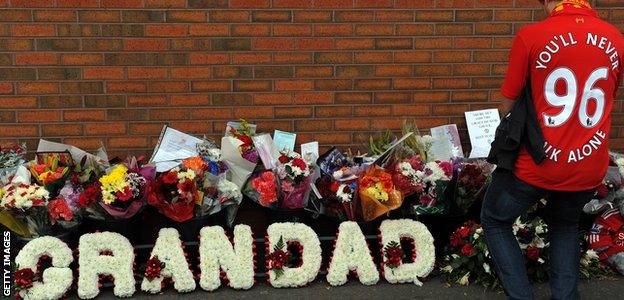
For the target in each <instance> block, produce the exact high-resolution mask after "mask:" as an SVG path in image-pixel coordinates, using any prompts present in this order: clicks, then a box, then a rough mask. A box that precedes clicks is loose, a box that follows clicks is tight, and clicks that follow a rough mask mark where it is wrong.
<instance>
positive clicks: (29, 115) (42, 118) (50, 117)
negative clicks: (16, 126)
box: [17, 110, 61, 123]
mask: <svg viewBox="0 0 624 300" xmlns="http://www.w3.org/2000/svg"><path fill="white" fill-rule="evenodd" d="M17 120H18V121H19V122H22V123H39V122H54V121H60V120H61V112H60V111H58V110H33V111H18V112H17Z"/></svg>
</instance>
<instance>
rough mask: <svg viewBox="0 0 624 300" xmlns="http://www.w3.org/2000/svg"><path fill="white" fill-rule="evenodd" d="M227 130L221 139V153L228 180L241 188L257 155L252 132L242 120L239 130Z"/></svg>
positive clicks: (257, 158) (256, 159)
mask: <svg viewBox="0 0 624 300" xmlns="http://www.w3.org/2000/svg"><path fill="white" fill-rule="evenodd" d="M228 128H229V129H228V131H227V132H226V136H224V137H223V138H222V139H221V153H222V155H223V160H224V161H225V162H226V164H227V166H228V168H229V169H230V171H231V178H230V179H229V180H230V181H232V182H233V183H235V184H236V185H237V186H238V187H239V188H242V187H243V186H244V185H245V183H246V182H247V179H249V176H250V175H251V174H252V173H253V171H254V170H255V168H256V165H257V164H258V161H259V155H258V151H256V149H255V146H254V143H253V140H252V138H251V136H252V134H253V132H252V131H251V128H250V124H249V123H247V122H246V121H245V120H242V122H241V125H240V128H239V129H236V128H234V127H228Z"/></svg>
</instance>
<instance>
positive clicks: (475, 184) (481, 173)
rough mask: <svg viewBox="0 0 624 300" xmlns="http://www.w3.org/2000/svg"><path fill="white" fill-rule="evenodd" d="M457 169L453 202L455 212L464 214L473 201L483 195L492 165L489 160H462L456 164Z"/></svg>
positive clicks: (478, 199)
mask: <svg viewBox="0 0 624 300" xmlns="http://www.w3.org/2000/svg"><path fill="white" fill-rule="evenodd" d="M456 169H457V181H456V184H455V193H453V194H454V197H455V199H454V201H453V203H452V204H453V209H454V210H455V213H457V214H460V215H464V214H466V213H467V212H468V209H469V208H470V207H471V206H472V205H473V203H475V202H477V201H480V199H481V198H482V197H483V192H484V191H485V187H486V186H487V184H488V182H489V179H490V174H491V171H490V170H491V169H492V167H491V165H488V163H487V162H477V163H468V162H462V163H459V164H457V165H456Z"/></svg>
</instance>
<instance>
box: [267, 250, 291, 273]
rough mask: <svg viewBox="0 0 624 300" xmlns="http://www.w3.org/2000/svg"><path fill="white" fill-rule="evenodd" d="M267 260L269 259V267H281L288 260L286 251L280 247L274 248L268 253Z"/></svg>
mask: <svg viewBox="0 0 624 300" xmlns="http://www.w3.org/2000/svg"><path fill="white" fill-rule="evenodd" d="M269 260H270V261H271V269H278V270H279V269H283V268H284V265H285V264H286V262H287V261H288V253H286V252H285V251H284V250H282V249H275V250H273V252H271V254H270V255H269Z"/></svg>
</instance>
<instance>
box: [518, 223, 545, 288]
mask: <svg viewBox="0 0 624 300" xmlns="http://www.w3.org/2000/svg"><path fill="white" fill-rule="evenodd" d="M512 228H513V232H514V235H515V236H516V239H517V240H518V243H519V244H520V249H521V250H522V253H523V254H524V257H525V260H526V264H527V274H528V275H529V278H530V279H532V280H533V281H535V282H544V281H546V280H548V264H547V263H546V262H547V260H548V251H547V250H548V247H549V246H550V244H549V243H548V240H547V237H548V225H547V224H546V223H545V222H544V220H543V219H542V218H540V217H537V216H531V215H524V216H521V217H519V218H518V219H516V222H515V223H514V224H513V226H512Z"/></svg>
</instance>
